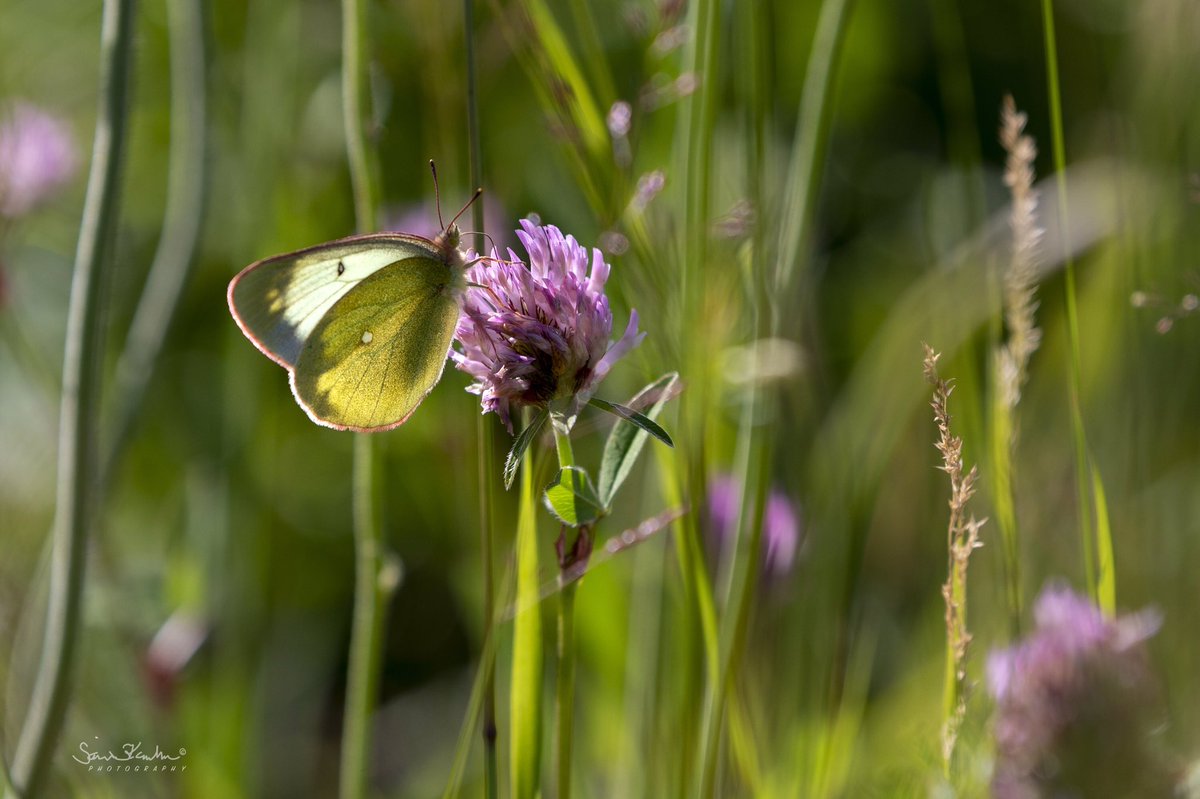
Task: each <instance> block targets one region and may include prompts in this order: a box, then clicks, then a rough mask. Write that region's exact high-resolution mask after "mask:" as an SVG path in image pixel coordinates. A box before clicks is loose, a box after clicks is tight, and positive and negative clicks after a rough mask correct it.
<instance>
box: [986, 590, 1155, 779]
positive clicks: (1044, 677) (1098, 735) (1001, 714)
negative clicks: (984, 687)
mask: <svg viewBox="0 0 1200 799" xmlns="http://www.w3.org/2000/svg"><path fill="white" fill-rule="evenodd" d="M1034 621H1035V623H1036V628H1035V630H1034V631H1033V632H1032V633H1031V634H1030V635H1029V636H1027V637H1026V638H1025V639H1024V640H1023V641H1020V642H1019V643H1017V644H1015V645H1014V646H1012V647H1010V648H1008V649H1004V650H1000V651H996V652H993V653H992V654H991V655H990V656H989V658H988V662H987V678H988V689H989V691H990V693H991V694H992V697H993V698H994V699H995V700H996V706H997V707H996V719H995V739H996V766H995V772H994V774H993V778H992V791H993V795H994V796H996V797H1000V799H1017V798H1018V797H1021V798H1023V797H1039V796H1043V795H1055V796H1057V795H1060V793H1062V792H1064V791H1066V792H1068V793H1071V792H1075V793H1072V795H1076V794H1077V795H1081V796H1091V795H1098V794H1095V793H1092V792H1089V789H1091V788H1096V787H1097V786H1099V787H1100V789H1101V792H1102V793H1104V795H1111V796H1127V795H1128V796H1140V795H1151V794H1149V793H1143V791H1146V790H1149V786H1150V784H1151V783H1150V782H1147V780H1155V779H1158V778H1159V776H1161V773H1162V771H1161V769H1160V768H1158V766H1157V763H1156V757H1155V755H1154V753H1153V752H1151V751H1150V750H1149V749H1148V747H1147V740H1148V736H1147V735H1146V733H1147V732H1148V729H1149V727H1150V720H1149V719H1148V718H1147V717H1148V715H1149V714H1148V708H1149V704H1150V703H1148V702H1147V701H1146V700H1147V699H1148V698H1149V697H1150V696H1151V695H1152V694H1153V690H1152V689H1153V680H1152V678H1151V672H1150V668H1149V664H1148V661H1147V657H1146V652H1145V647H1144V643H1145V641H1146V640H1147V639H1148V638H1149V637H1151V636H1152V635H1154V633H1155V632H1157V630H1158V627H1159V623H1160V622H1159V618H1158V616H1157V614H1155V613H1153V612H1147V611H1143V612H1141V613H1135V614H1129V615H1125V616H1120V617H1117V618H1113V619H1110V618H1107V617H1106V616H1105V615H1104V614H1103V613H1102V612H1101V611H1100V609H1099V608H1097V607H1096V606H1095V605H1093V604H1092V603H1091V602H1089V601H1088V600H1087V599H1085V598H1083V597H1081V596H1079V595H1078V594H1076V593H1074V592H1073V591H1071V590H1070V589H1068V588H1065V587H1061V586H1052V587H1049V588H1047V589H1045V590H1043V591H1042V594H1041V595H1040V596H1039V597H1038V600H1037V603H1036V605H1035V607H1034ZM1129 775H1137V777H1136V780H1137V781H1136V782H1135V783H1133V784H1129V785H1125V783H1123V782H1122V780H1126V779H1127V778H1130V777H1129ZM1122 786H1124V787H1122ZM1080 791H1082V792H1080ZM1155 795H1157V794H1155Z"/></svg>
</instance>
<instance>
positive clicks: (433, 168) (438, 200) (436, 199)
mask: <svg viewBox="0 0 1200 799" xmlns="http://www.w3.org/2000/svg"><path fill="white" fill-rule="evenodd" d="M429 171H430V172H432V173H433V204H434V205H435V206H436V207H437V215H438V224H439V225H441V228H442V230H445V229H446V226H445V225H443V224H442V195H441V192H440V191H439V190H438V179H437V164H435V163H433V159H432V158H430V159H429ZM450 224H452V225H453V224H454V223H453V222H451V223H450Z"/></svg>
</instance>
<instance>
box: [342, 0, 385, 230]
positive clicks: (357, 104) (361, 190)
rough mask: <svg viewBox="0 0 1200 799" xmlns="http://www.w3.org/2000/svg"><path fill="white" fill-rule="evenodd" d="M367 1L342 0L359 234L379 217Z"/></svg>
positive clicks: (345, 111)
mask: <svg viewBox="0 0 1200 799" xmlns="http://www.w3.org/2000/svg"><path fill="white" fill-rule="evenodd" d="M366 16H367V4H366V0H342V117H343V124H344V128H345V133H346V156H347V158H348V159H349V163H350V185H351V188H352V189H353V191H354V218H355V221H356V222H357V225H358V232H359V233H368V232H370V231H372V230H374V229H375V226H376V219H377V217H378V202H379V200H378V197H377V195H376V180H375V173H376V170H375V159H374V156H373V153H372V152H371V150H370V149H369V148H368V147H367V129H366V123H367V112H366V109H365V108H364V105H365V104H366V102H367V100H368V89H369V88H370V84H369V81H368V75H367V58H366V51H367V31H366Z"/></svg>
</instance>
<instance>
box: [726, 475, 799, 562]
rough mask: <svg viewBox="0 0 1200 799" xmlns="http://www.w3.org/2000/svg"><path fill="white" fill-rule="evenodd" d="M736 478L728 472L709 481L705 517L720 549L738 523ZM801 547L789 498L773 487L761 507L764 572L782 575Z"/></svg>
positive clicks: (797, 523)
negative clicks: (706, 514) (764, 506)
mask: <svg viewBox="0 0 1200 799" xmlns="http://www.w3.org/2000/svg"><path fill="white" fill-rule="evenodd" d="M740 498H741V496H740V491H739V486H738V483H737V480H735V479H734V478H733V476H732V475H729V474H721V475H717V476H716V477H714V478H713V479H712V480H711V481H709V484H708V519H709V525H710V533H711V535H712V538H713V539H714V540H713V544H714V545H715V546H716V547H717V548H718V549H719V550H723V549H724V548H725V546H726V544H727V543H728V542H729V537H730V536H731V535H732V534H733V529H734V527H735V525H736V524H737V512H738V505H739V500H740ZM799 547H800V519H799V516H798V515H797V514H796V509H795V507H794V506H793V505H792V501H791V500H790V499H788V497H787V495H786V494H784V493H783V492H782V491H778V490H772V491H771V493H770V494H768V495H767V506H766V508H764V509H763V535H762V559H763V568H764V571H765V572H766V574H767V575H769V576H772V577H782V576H784V575H786V574H787V573H788V572H790V571H791V569H792V566H793V564H795V562H796V552H797V550H798V549H799Z"/></svg>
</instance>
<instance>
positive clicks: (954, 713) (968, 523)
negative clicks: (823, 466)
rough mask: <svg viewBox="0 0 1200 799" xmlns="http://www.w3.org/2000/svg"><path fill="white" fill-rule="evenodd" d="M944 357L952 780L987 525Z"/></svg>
mask: <svg viewBox="0 0 1200 799" xmlns="http://www.w3.org/2000/svg"><path fill="white" fill-rule="evenodd" d="M939 357H940V356H939V355H938V353H936V352H934V351H933V350H932V349H931V348H930V347H929V345H928V344H926V345H925V363H924V367H925V380H926V382H928V383H929V384H930V385H931V386H933V400H932V401H931V403H930V405H931V406H932V407H933V419H934V423H935V424H936V425H937V429H938V440H937V444H936V446H937V449H938V452H940V453H941V454H942V465H941V469H942V471H944V472H945V473H946V474H947V475H948V476H949V477H950V520H949V522H948V523H947V526H946V560H947V567H946V582H945V584H944V585H943V586H942V598H943V599H944V600H945V603H946V674H945V682H944V686H943V691H942V774H943V776H944V777H945V778H946V779H947V780H949V779H950V766H951V763H952V761H953V759H954V747H955V744H956V743H957V742H958V730H959V727H960V726H961V725H962V720H963V716H964V714H965V713H966V709H967V703H966V683H967V647H968V645H969V644H970V643H971V634H970V633H969V632H968V631H967V564H968V561H969V559H970V557H971V553H972V552H974V551H975V550H976V549H977V548H979V547H980V546H982V544H981V543H980V541H979V528H980V527H982V526H983V522H982V521H977V520H976V519H975V517H974V516H971V517H969V518H968V517H967V512H966V509H967V502H968V501H969V500H970V499H971V497H972V496H973V495H974V493H975V481H976V480H977V479H978V477H979V472H978V471H977V470H976V468H975V467H974V466H972V467H971V468H970V469H968V470H966V471H964V470H963V460H962V446H963V442H962V439H961V438H959V437H958V436H955V435H952V434H951V432H950V410H949V403H950V393H951V392H952V391H953V390H954V388H953V385H952V384H951V383H949V382H948V381H946V380H942V379H941V378H940V377H939V376H938V373H937V361H938V358H939Z"/></svg>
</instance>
